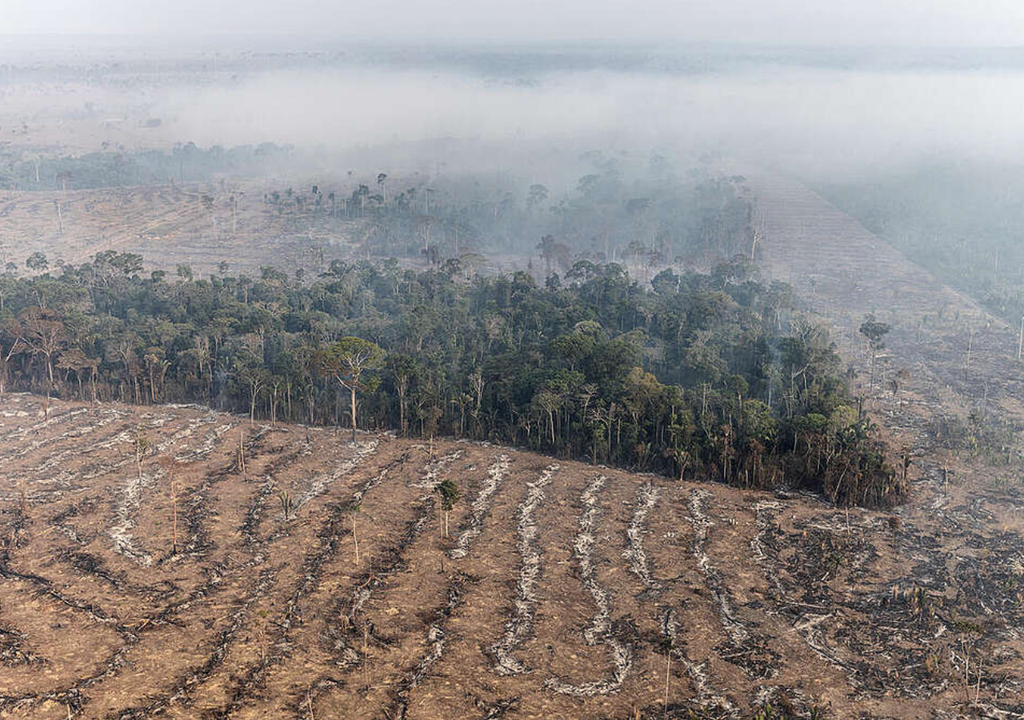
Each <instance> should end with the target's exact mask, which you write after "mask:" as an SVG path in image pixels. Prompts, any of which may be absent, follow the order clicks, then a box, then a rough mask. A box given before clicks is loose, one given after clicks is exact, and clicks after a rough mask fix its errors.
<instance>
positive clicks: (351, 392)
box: [348, 387, 356, 442]
mask: <svg viewBox="0 0 1024 720" xmlns="http://www.w3.org/2000/svg"><path fill="white" fill-rule="evenodd" d="M348 391H349V397H350V399H351V403H352V442H355V441H356V389H355V388H354V387H350V388H349V389H348Z"/></svg>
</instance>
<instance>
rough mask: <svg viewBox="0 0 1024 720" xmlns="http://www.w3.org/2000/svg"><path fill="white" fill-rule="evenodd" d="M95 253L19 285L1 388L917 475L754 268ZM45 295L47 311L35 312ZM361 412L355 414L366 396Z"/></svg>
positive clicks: (10, 286) (780, 290)
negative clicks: (249, 261) (232, 272)
mask: <svg viewBox="0 0 1024 720" xmlns="http://www.w3.org/2000/svg"><path fill="white" fill-rule="evenodd" d="M140 268H141V261H140V260H139V259H138V256H122V255H118V254H116V253H103V254H100V255H97V256H96V257H95V258H94V259H93V261H92V262H90V263H86V264H84V265H80V266H75V267H73V266H64V268H63V269H62V274H61V276H60V277H59V278H54V277H50V276H45V275H43V276H36V277H32V278H18V277H15V276H14V275H13V274H6V275H3V276H2V277H3V278H4V281H5V285H4V309H3V310H2V311H0V312H2V315H3V317H2V319H0V349H3V356H0V360H4V358H7V354H8V353H10V357H9V358H7V359H6V360H4V362H3V364H2V365H0V379H6V380H7V381H8V385H9V386H10V387H15V388H19V389H26V390H39V391H45V390H47V389H49V388H50V387H51V383H50V382H49V380H48V377H49V373H51V372H52V373H54V382H53V383H52V388H53V389H54V390H55V391H56V392H58V393H59V394H61V395H63V396H65V397H76V396H77V397H82V398H86V397H88V398H91V397H93V396H95V397H96V398H98V399H100V400H104V399H119V400H122V401H127V402H137V403H142V402H155V401H163V402H197V401H198V402H205V403H209V404H210V405H212V406H214V407H217V408H220V409H225V410H232V411H242V412H245V413H247V414H251V415H252V416H253V418H271V417H274V418H276V419H278V420H290V421H302V422H307V423H311V424H315V423H337V424H340V423H341V422H342V421H344V420H348V419H349V415H350V414H351V415H352V418H351V419H352V420H353V422H352V423H351V425H352V427H353V429H354V428H355V427H356V425H357V423H356V422H355V421H358V426H359V427H363V428H366V429H377V430H380V429H388V428H395V429H398V430H400V431H402V432H403V433H406V434H413V435H421V436H424V437H429V436H431V435H435V434H450V435H456V436H468V437H471V438H476V439H481V440H489V441H492V442H496V443H506V444H514V445H519V446H524V447H528V448H531V449H535V450H538V451H542V452H546V453H550V454H554V455H557V456H561V457H574V458H579V459H586V460H589V461H591V462H595V463H598V462H603V463H607V464H611V465H617V466H621V467H626V468H631V469H637V470H644V471H655V472H664V473H666V474H669V475H672V476H674V477H680V476H684V477H692V478H717V479H721V480H724V481H727V482H731V483H735V484H737V485H741V486H744V487H760V488H776V487H808V488H813V489H816V490H820V491H822V492H824V493H825V494H826V495H827V496H828V497H829V498H830V499H831V500H832V501H834V502H837V503H867V504H882V505H884V504H890V503H893V502H896V501H898V500H899V498H900V496H901V494H902V492H903V491H904V489H905V488H904V487H903V485H902V481H901V480H900V479H899V478H897V477H896V474H895V473H893V472H892V470H891V469H890V468H889V467H888V465H887V464H886V461H885V453H884V447H883V446H882V445H881V444H880V443H879V442H877V441H876V440H875V439H873V437H872V433H871V428H870V426H869V425H867V424H866V423H865V421H864V420H862V419H861V418H859V417H858V414H857V413H856V412H855V411H854V410H852V406H854V405H855V403H854V402H853V400H852V399H851V398H850V397H849V395H848V393H847V390H846V386H845V380H844V377H843V373H842V364H841V363H840V361H839V358H838V356H837V355H836V353H835V350H834V347H833V345H832V343H831V341H830V340H829V338H828V335H827V333H826V332H824V331H823V330H822V329H821V328H820V327H818V326H816V325H814V324H813V323H810V322H807V321H806V320H805V319H802V318H801V317H800V316H799V315H798V314H796V313H795V311H794V309H793V301H792V296H791V293H790V292H789V290H788V288H786V287H785V286H783V285H780V284H777V283H773V284H771V285H765V284H762V283H761V282H759V280H758V279H757V277H756V275H755V274H754V273H753V271H752V269H751V268H750V266H749V261H748V260H746V259H738V260H737V261H736V262H734V263H729V264H727V265H726V266H722V267H718V268H716V269H715V270H714V271H713V272H712V273H710V274H698V273H686V274H682V275H675V274H673V277H672V278H671V281H670V282H668V281H666V278H665V277H662V278H661V281H660V283H659V288H658V291H657V292H651V291H650V290H649V289H648V288H647V287H645V286H644V285H642V284H640V283H638V282H636V281H635V280H632V279H631V278H630V276H629V275H628V273H626V272H625V271H624V270H623V268H622V267H621V266H619V265H615V264H611V265H598V264H595V263H588V264H586V265H585V266H580V267H579V268H578V270H579V272H576V273H573V278H571V279H570V278H568V275H567V282H564V283H560V284H558V285H556V286H551V287H538V286H537V284H536V282H535V281H534V279H533V278H532V277H531V276H530V275H529V274H527V273H523V272H516V273H513V274H505V275H489V276H484V275H473V276H469V277H467V276H464V275H461V274H451V273H448V272H445V271H443V270H424V271H415V270H409V269H402V268H400V267H399V266H398V265H397V264H395V263H385V264H383V265H373V264H369V263H359V264H355V265H348V264H345V263H341V262H334V263H332V266H331V269H330V270H329V271H328V272H326V273H324V274H322V275H321V276H320V277H318V278H316V279H314V280H313V281H312V282H311V283H309V284H300V283H299V282H297V281H296V280H295V279H294V278H292V277H291V276H288V275H285V274H284V273H278V272H276V271H274V270H273V269H272V268H268V269H267V270H266V271H264V272H263V273H262V274H261V277H260V278H258V279H251V278H247V277H244V276H242V277H237V278H236V277H230V276H223V277H222V276H214V277H210V278H206V279H202V280H196V279H189V278H188V277H187V276H185V277H182V279H181V280H179V281H176V282H168V279H167V277H164V276H158V275H154V276H152V277H148V278H144V277H141V273H140ZM41 300H42V301H43V302H45V307H46V310H45V311H43V310H42V309H41V308H40V307H39V305H40V301H41ZM357 393H358V395H359V396H360V402H359V403H358V404H357V403H356V401H355V400H356V394H357Z"/></svg>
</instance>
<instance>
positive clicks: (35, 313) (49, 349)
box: [18, 307, 65, 392]
mask: <svg viewBox="0 0 1024 720" xmlns="http://www.w3.org/2000/svg"><path fill="white" fill-rule="evenodd" d="M18 319H19V320H20V321H21V326H22V328H24V333H23V335H22V341H23V342H24V343H25V344H26V345H28V346H29V347H30V348H31V349H32V352H33V353H34V354H37V355H42V356H43V357H45V358H46V377H47V381H48V385H47V388H48V390H47V391H48V392H49V390H52V389H53V360H54V356H55V355H57V353H58V352H60V349H61V348H62V347H63V346H64V342H65V332H64V323H63V322H62V321H61V319H60V314H59V313H58V312H57V311H55V310H49V309H46V308H41V307H29V308H26V309H25V310H23V311H22V312H21V314H20V315H19V316H18Z"/></svg>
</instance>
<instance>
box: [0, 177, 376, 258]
mask: <svg viewBox="0 0 1024 720" xmlns="http://www.w3.org/2000/svg"><path fill="white" fill-rule="evenodd" d="M264 189H267V190H268V192H269V191H273V190H281V188H278V187H274V188H269V187H268V188H263V187H262V186H260V185H258V184H245V185H238V184H233V185H232V186H230V187H221V186H219V185H217V186H213V185H209V186H207V185H195V184H191V185H185V186H181V185H158V186H149V187H138V186H133V187H126V188H110V189H99V190H68V191H67V192H66V193H64V192H11V191H7V192H2V191H0V262H2V263H7V262H12V261H13V262H15V263H17V264H18V265H19V266H23V265H24V262H25V260H26V259H27V258H28V256H29V255H31V254H32V253H34V252H42V253H43V254H45V255H46V256H47V257H48V259H49V261H50V264H51V270H52V266H53V264H54V263H55V261H57V260H63V261H64V262H66V263H71V264H79V263H82V262H85V261H87V260H89V259H90V258H91V257H92V256H93V255H95V254H96V253H98V252H103V251H107V250H114V251H116V252H130V253H137V254H140V255H142V256H143V260H144V262H145V264H146V268H147V269H158V270H167V271H170V272H172V273H173V272H174V271H175V269H176V268H177V266H178V265H179V264H185V265H190V266H191V267H192V268H193V270H194V271H196V272H197V273H202V274H203V275H209V274H211V273H214V272H217V269H218V265H219V264H220V263H221V262H226V263H227V264H228V269H229V272H230V273H231V274H232V275H237V274H239V273H248V274H249V275H253V274H258V273H259V268H260V266H261V265H270V266H273V267H275V268H278V269H280V270H284V271H286V272H292V271H294V270H296V269H298V268H302V269H304V270H306V271H307V272H317V271H320V270H322V269H323V268H324V267H325V266H326V265H327V264H329V263H330V261H331V260H332V259H334V258H348V259H351V258H352V256H353V254H354V253H356V252H358V249H357V248H354V247H353V246H352V243H358V242H360V241H361V240H362V234H361V233H363V232H364V230H363V229H362V227H361V225H360V223H359V222H358V221H352V222H346V221H336V220H330V219H329V218H327V217H326V215H324V214H323V213H314V212H312V211H309V212H305V213H297V212H295V211H294V210H291V211H288V212H284V213H279V212H278V210H277V209H276V208H275V207H273V206H272V205H269V204H266V203H264V202H263V190H264ZM204 196H207V197H209V198H212V199H213V205H212V207H210V206H209V205H208V204H204V201H203V197H204ZM232 198H234V201H233V200H232ZM233 202H234V204H232V203H233ZM58 206H59V213H58Z"/></svg>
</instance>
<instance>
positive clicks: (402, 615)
mask: <svg viewBox="0 0 1024 720" xmlns="http://www.w3.org/2000/svg"><path fill="white" fill-rule="evenodd" d="M42 412H43V403H42V402H41V401H40V400H39V399H37V398H34V397H30V396H23V395H15V396H7V397H5V398H3V403H2V407H0V437H2V438H3V443H2V446H0V454H2V456H3V466H2V467H3V470H2V475H0V508H2V514H0V523H2V524H0V538H2V546H0V574H2V576H3V579H4V582H3V583H0V663H2V665H3V668H4V671H3V672H2V673H0V716H2V717H31V718H51V717H52V718H66V717H67V715H68V713H69V712H70V713H71V715H72V717H83V718H145V717H179V718H257V717H283V718H288V717H293V718H309V717H316V718H332V717H336V718H348V717H378V718H397V717H406V718H435V717H479V718H488V717H491V718H493V717H537V718H539V717H565V718H568V717H581V716H587V717H623V718H625V717H633V716H634V713H637V712H639V713H640V715H641V716H642V717H655V716H658V717H663V716H664V714H665V713H666V703H667V712H668V714H669V715H670V716H674V717H690V716H691V715H690V713H696V714H697V716H698V717H747V716H749V714H750V713H751V712H752V711H753V709H754V708H756V707H759V706H761V705H762V704H763V703H765V702H768V701H770V702H772V703H773V705H774V706H776V707H779V706H783V707H789V708H790V709H791V710H792V711H793V712H796V713H798V714H800V713H802V714H803V715H804V716H810V714H811V713H812V712H819V713H823V714H822V715H820V716H824V717H829V716H834V717H847V716H849V715H850V714H851V713H853V712H854V710H855V709H856V712H868V713H870V714H872V715H873V716H891V717H930V716H933V715H934V713H941V712H947V713H948V712H952V713H955V712H958V711H960V710H962V709H964V708H966V707H967V706H968V704H970V703H977V704H978V705H979V706H980V705H981V704H986V703H987V704H989V705H990V706H992V707H993V708H1001V709H1002V710H1003V711H1006V712H1020V711H1021V708H1019V707H1017V705H1015V703H1017V704H1018V705H1019V703H1020V699H1019V695H1018V694H1019V692H1020V688H1019V687H1018V685H1017V681H1016V680H1015V678H1016V677H1018V676H1019V673H1018V672H1016V669H1017V667H1018V666H1019V663H1020V657H1021V656H1020V652H1021V647H1020V642H1021V641H1020V640H1019V639H1018V633H1017V632H1016V631H1015V629H1014V628H1015V627H1016V624H1017V623H1018V621H1019V618H1020V610H1019V607H1018V605H1017V604H1016V602H1017V601H1016V600H1014V598H1013V596H1010V595H1007V590H1006V589H1007V588H1008V587H1010V586H1011V584H1012V583H1011V581H1012V580H1013V579H1014V578H1015V577H1016V576H1017V574H1019V573H1024V566H1021V565H1020V564H1019V561H1018V564H1017V565H1014V558H1017V557H1020V558H1024V546H1022V544H1021V543H1020V541H1019V537H1020V536H1019V533H1018V532H1016V530H1017V529H1019V528H1017V527H1016V525H1014V524H1013V523H1015V522H1016V520H1015V519H1014V512H1015V511H1012V510H1010V509H1007V508H1005V507H1002V506H1000V505H999V500H998V499H997V498H996V497H992V498H989V497H985V496H983V497H981V498H980V499H976V501H975V498H972V497H971V496H970V495H969V494H968V493H966V492H965V489H964V486H963V485H961V484H952V485H951V486H950V487H949V488H948V490H947V489H946V488H945V487H944V486H935V487H934V488H933V490H932V491H933V493H934V497H935V498H941V499H942V502H941V504H939V505H938V506H937V507H938V509H936V510H933V511H931V512H930V513H929V514H928V515H927V517H925V515H924V514H922V516H921V517H920V518H918V517H917V516H915V515H914V513H912V512H908V513H904V514H902V515H897V516H891V515H887V514H882V513H873V512H867V511H851V512H850V513H849V515H848V516H847V514H846V513H844V512H841V511H839V510H837V509H835V508H832V507H829V506H827V505H825V504H824V503H822V502H821V501H820V500H818V499H815V498H810V497H804V496H799V495H797V496H785V495H779V496H768V495H765V494H762V493H749V492H741V491H738V490H734V489H731V488H727V487H723V486H718V485H714V484H707V485H701V484H695V483H678V482H674V481H671V480H668V479H663V478H655V477H641V476H635V475H630V474H628V473H624V472H620V471H615V470H610V469H607V468H594V467H590V466H587V465H584V464H580V463H571V462H566V463H558V464H552V463H551V461H550V460H549V459H546V458H543V457H540V456H536V455H533V454H530V453H523V452H518V451H514V450H509V449H505V448H497V447H491V446H488V445H486V444H474V443H467V442H459V441H454V440H446V441H442V442H438V443H434V444H433V446H431V445H424V444H421V443H416V442H411V441H406V440H402V439H397V438H391V437H388V436H368V435H367V436H362V437H360V441H359V443H357V444H354V445H353V444H352V443H350V442H349V439H348V438H347V436H346V434H345V432H344V431H335V430H331V429H307V428H302V427H287V426H278V427H270V426H262V427H260V426H258V427H255V428H251V427H249V426H248V423H247V422H246V421H245V420H244V419H240V418H235V417H231V416H224V415H220V414H217V413H211V412H209V411H207V410H203V409H200V408H131V407H127V406H95V407H94V406H87V405H80V404H66V403H54V404H53V405H52V406H51V409H50V415H49V417H43V416H42ZM138 431H142V432H143V433H145V434H146V435H147V436H148V437H149V438H150V439H151V441H152V443H153V448H154V450H153V451H152V453H151V454H150V455H148V456H147V457H146V458H145V459H144V460H143V464H142V465H143V467H142V479H141V481H140V480H139V477H138V471H137V470H138V469H137V467H136V464H135V459H134V454H133V452H134V451H133V446H132V437H134V435H135V433H136V432H138ZM240 445H241V447H242V452H241V453H240V451H239V446H240ZM240 454H241V456H242V459H243V460H244V470H243V467H242V465H243V463H242V462H241V461H240V457H239V456H240ZM53 457H59V458H60V459H61V460H60V463H59V469H58V466H57V465H54V464H53V463H51V462H50V460H49V459H50V458H53ZM449 478H450V479H452V480H454V481H455V482H456V484H457V485H458V486H459V488H460V491H461V493H462V496H463V497H462V499H461V501H460V502H459V503H457V504H456V506H455V509H454V511H453V512H452V516H451V518H450V523H449V524H450V533H449V536H448V537H445V536H444V534H443V527H444V526H443V521H442V513H441V512H440V510H439V507H438V504H437V499H436V494H435V493H434V492H433V488H434V487H435V486H436V485H437V484H438V483H440V482H441V481H442V480H444V479H449ZM171 480H173V481H174V482H173V489H174V493H175V495H172V483H171ZM920 482H921V484H922V485H925V484H928V483H933V481H931V480H927V479H922V480H921V481H920ZM933 484H934V483H933ZM289 499H291V503H289V502H288V500H289ZM175 500H176V502H177V506H178V530H177V531H178V551H177V552H174V548H173V518H174V503H175ZM1019 506H1020V503H1018V507H1019ZM894 517H898V518H900V520H899V522H896V523H894V520H893V518H894ZM125 535H127V536H129V537H130V538H131V544H132V547H133V548H134V550H135V552H134V553H129V552H125V550H124V545H123V543H121V542H120V540H121V539H123V538H124V536H125ZM356 541H358V553H359V557H358V562H357V559H356ZM982 556H985V557H987V558H989V559H990V562H989V563H986V564H982V563H976V562H974V559H975V558H978V557H982ZM968 663H969V665H968ZM979 681H980V684H979ZM798 716H799V715H798Z"/></svg>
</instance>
